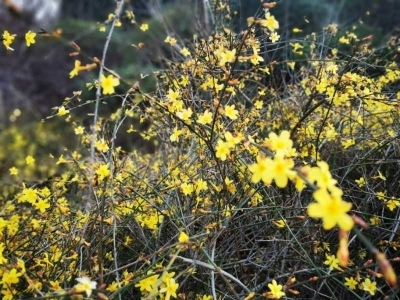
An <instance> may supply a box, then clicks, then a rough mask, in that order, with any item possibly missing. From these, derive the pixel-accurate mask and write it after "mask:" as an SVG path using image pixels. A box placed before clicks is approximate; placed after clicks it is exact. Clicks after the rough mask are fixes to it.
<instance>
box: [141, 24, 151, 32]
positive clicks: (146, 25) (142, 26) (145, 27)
mask: <svg viewBox="0 0 400 300" xmlns="http://www.w3.org/2000/svg"><path fill="white" fill-rule="evenodd" d="M140 30H141V31H146V30H149V25H148V24H145V23H144V24H142V25H140Z"/></svg>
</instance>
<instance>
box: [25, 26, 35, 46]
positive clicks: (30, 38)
mask: <svg viewBox="0 0 400 300" xmlns="http://www.w3.org/2000/svg"><path fill="white" fill-rule="evenodd" d="M35 37H36V33H35V32H33V31H32V30H29V31H28V32H27V33H26V34H25V41H26V45H27V46H28V47H30V45H31V44H34V43H36V41H35Z"/></svg>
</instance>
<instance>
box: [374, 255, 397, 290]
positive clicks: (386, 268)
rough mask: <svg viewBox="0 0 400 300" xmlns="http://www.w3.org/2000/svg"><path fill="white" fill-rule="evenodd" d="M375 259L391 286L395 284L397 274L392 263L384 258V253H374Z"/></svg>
mask: <svg viewBox="0 0 400 300" xmlns="http://www.w3.org/2000/svg"><path fill="white" fill-rule="evenodd" d="M376 261H377V262H378V265H379V267H380V268H381V272H382V273H383V276H384V277H385V280H386V281H387V283H388V284H389V285H390V286H391V287H396V286H397V276H396V273H395V272H394V270H393V267H392V265H391V264H390V262H389V260H388V259H387V258H386V256H385V254H383V253H377V254H376Z"/></svg>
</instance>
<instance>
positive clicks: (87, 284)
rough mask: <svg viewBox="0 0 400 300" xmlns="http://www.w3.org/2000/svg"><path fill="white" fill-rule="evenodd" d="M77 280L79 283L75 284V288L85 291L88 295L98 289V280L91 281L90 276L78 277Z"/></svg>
mask: <svg viewBox="0 0 400 300" xmlns="http://www.w3.org/2000/svg"><path fill="white" fill-rule="evenodd" d="M76 281H78V282H79V283H78V284H77V285H76V286H75V289H76V290H77V291H78V292H79V293H81V292H85V293H86V296H88V297H90V295H91V294H92V290H94V289H96V286H97V282H96V281H91V280H90V278H88V277H81V278H76Z"/></svg>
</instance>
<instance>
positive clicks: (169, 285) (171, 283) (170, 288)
mask: <svg viewBox="0 0 400 300" xmlns="http://www.w3.org/2000/svg"><path fill="white" fill-rule="evenodd" d="M178 287H179V283H176V282H175V279H174V278H170V279H168V281H167V282H166V287H165V288H162V289H160V293H165V298H164V299H165V300H169V299H170V298H171V296H172V297H174V298H176V290H177V289H178Z"/></svg>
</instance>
